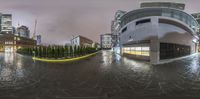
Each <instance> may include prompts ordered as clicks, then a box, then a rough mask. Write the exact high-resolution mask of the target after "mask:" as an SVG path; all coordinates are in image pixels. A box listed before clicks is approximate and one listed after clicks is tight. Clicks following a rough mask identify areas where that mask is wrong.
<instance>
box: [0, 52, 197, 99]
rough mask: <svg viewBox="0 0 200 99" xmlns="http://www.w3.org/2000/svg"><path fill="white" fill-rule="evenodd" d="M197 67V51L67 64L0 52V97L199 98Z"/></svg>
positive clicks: (102, 55)
mask: <svg viewBox="0 0 200 99" xmlns="http://www.w3.org/2000/svg"><path fill="white" fill-rule="evenodd" d="M199 67H200V54H195V55H191V56H190V57H188V58H184V59H181V60H176V61H174V62H171V63H166V64H162V65H157V66H153V65H149V63H148V62H144V61H136V60H133V59H128V58H125V57H121V56H120V55H117V54H114V53H112V52H111V51H100V52H99V53H98V54H97V55H95V56H92V57H90V58H88V59H84V60H79V61H73V62H66V63H45V62H39V61H33V60H32V58H31V57H29V56H22V55H20V54H9V53H1V54H0V98H1V99H2V98H10V99H21V98H23V99H55V98H56V99H71V98H73V99H74V98H75V99H79V98H85V99H88V98H90V99H97V98H131V97H160V98H162V97H186V96H188V97H200V95H199V93H200V68H199Z"/></svg>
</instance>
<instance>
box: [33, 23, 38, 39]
mask: <svg viewBox="0 0 200 99" xmlns="http://www.w3.org/2000/svg"><path fill="white" fill-rule="evenodd" d="M36 26H37V19H36V20H35V26H34V32H33V38H32V39H35V37H36Z"/></svg>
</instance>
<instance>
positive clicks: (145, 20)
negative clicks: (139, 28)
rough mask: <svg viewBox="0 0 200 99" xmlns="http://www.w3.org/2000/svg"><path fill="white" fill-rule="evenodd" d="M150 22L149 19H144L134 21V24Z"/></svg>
mask: <svg viewBox="0 0 200 99" xmlns="http://www.w3.org/2000/svg"><path fill="white" fill-rule="evenodd" d="M148 22H151V19H144V20H140V21H137V22H136V25H139V24H143V23H148Z"/></svg>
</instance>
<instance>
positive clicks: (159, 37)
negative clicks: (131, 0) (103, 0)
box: [118, 2, 199, 64]
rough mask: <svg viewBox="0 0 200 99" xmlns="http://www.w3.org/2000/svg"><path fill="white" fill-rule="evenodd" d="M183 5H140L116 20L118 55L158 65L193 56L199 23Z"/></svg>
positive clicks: (152, 3)
mask: <svg viewBox="0 0 200 99" xmlns="http://www.w3.org/2000/svg"><path fill="white" fill-rule="evenodd" d="M184 8H185V4H182V3H173V2H143V3H141V8H140V9H136V10H132V11H129V12H127V13H125V14H124V15H123V16H122V17H121V18H120V31H119V33H118V36H119V46H120V49H119V50H120V54H122V55H124V56H127V57H130V58H133V59H140V60H146V61H150V63H152V64H158V63H160V62H161V61H162V60H165V59H172V58H176V57H181V56H185V55H189V54H192V53H196V52H197V49H198V43H199V42H198V41H199V37H198V33H199V24H198V22H197V21H196V19H195V18H194V17H192V15H190V14H188V13H186V12H185V11H184Z"/></svg>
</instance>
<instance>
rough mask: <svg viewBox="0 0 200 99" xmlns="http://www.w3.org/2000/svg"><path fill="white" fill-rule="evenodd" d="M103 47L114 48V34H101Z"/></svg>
mask: <svg viewBox="0 0 200 99" xmlns="http://www.w3.org/2000/svg"><path fill="white" fill-rule="evenodd" d="M100 43H101V49H111V48H112V35H111V34H102V35H100Z"/></svg>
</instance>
